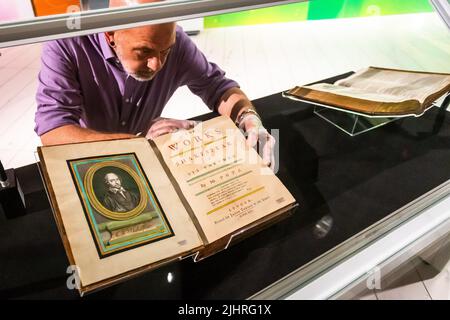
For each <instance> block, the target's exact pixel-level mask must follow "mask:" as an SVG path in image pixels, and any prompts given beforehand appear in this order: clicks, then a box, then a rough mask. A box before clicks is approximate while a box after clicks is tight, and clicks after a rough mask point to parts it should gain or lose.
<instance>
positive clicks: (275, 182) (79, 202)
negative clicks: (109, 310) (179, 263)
mask: <svg viewBox="0 0 450 320" xmlns="http://www.w3.org/2000/svg"><path fill="white" fill-rule="evenodd" d="M38 154H39V158H40V167H41V170H42V173H43V177H44V180H45V184H46V186H47V190H48V193H49V198H50V200H51V205H52V208H53V211H54V216H55V219H56V222H57V225H58V229H59V232H60V234H61V237H62V239H63V242H64V246H65V249H66V253H67V255H68V258H69V261H70V263H71V264H72V265H75V266H76V267H77V270H78V275H79V280H80V286H79V290H80V292H81V294H83V293H85V292H90V291H93V290H97V289H100V288H103V287H105V286H108V285H111V284H114V283H116V282H118V281H121V280H124V279H127V278H129V277H131V276H135V275H137V274H139V273H141V272H144V271H147V270H151V269H153V268H156V267H158V266H161V265H162V264H164V263H168V262H170V261H173V260H176V259H180V258H182V257H186V256H189V255H193V254H197V255H200V256H203V257H205V256H209V255H211V254H214V253H215V252H217V251H219V250H222V249H224V248H226V246H227V245H228V244H229V242H230V241H231V240H233V239H234V238H239V237H240V236H241V237H244V236H245V235H246V234H250V233H252V232H255V231H257V230H259V229H261V228H262V227H264V226H266V225H269V224H270V223H273V222H274V221H277V220H278V219H280V218H282V217H283V216H285V215H286V214H287V213H289V212H290V211H291V210H290V209H292V208H293V207H295V206H296V203H295V199H294V198H293V197H292V195H291V194H290V193H289V191H288V190H287V189H286V188H285V187H284V185H283V184H282V182H281V181H280V180H279V179H278V178H277V177H276V176H275V175H274V174H273V172H272V171H271V170H270V168H268V167H267V166H265V165H264V164H263V163H262V159H261V158H260V157H259V155H258V154H257V152H256V151H255V150H254V149H253V148H249V147H247V146H246V144H245V137H244V136H243V134H242V133H241V132H240V131H239V130H238V129H237V128H236V126H235V125H234V123H233V122H232V121H231V120H230V119H229V118H227V117H223V116H222V117H217V118H214V119H212V120H209V121H205V122H203V123H201V124H199V125H197V126H195V127H194V128H193V129H192V130H188V131H186V130H184V131H179V132H177V133H173V134H166V135H163V136H160V137H158V138H157V139H155V140H154V141H152V142H149V141H147V140H146V139H145V138H134V139H124V140H113V141H102V142H88V143H79V144H68V145H59V146H48V147H40V148H39V149H38Z"/></svg>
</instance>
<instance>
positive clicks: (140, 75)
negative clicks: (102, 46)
mask: <svg viewBox="0 0 450 320" xmlns="http://www.w3.org/2000/svg"><path fill="white" fill-rule="evenodd" d="M116 54H117V57H118V58H119V60H120V62H121V63H122V66H123V68H124V70H125V72H126V73H127V75H129V76H130V77H132V78H133V79H135V80H137V81H140V82H145V81H150V80H153V78H154V77H155V75H156V72H155V71H153V70H152V69H149V68H145V69H142V70H137V71H135V70H132V69H131V68H130V66H129V65H128V64H127V63H126V62H124V59H122V50H121V48H120V47H119V46H118V47H117V48H116Z"/></svg>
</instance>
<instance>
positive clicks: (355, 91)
mask: <svg viewBox="0 0 450 320" xmlns="http://www.w3.org/2000/svg"><path fill="white" fill-rule="evenodd" d="M449 91H450V74H448V73H433V72H419V71H408V70H395V69H386V68H375V67H369V68H365V69H363V70H360V71H358V72H356V73H354V74H352V75H350V76H348V77H347V78H345V79H341V80H339V81H336V82H335V83H334V84H329V83H318V84H313V85H308V86H298V87H295V88H292V89H290V90H288V91H286V92H285V93H284V95H285V96H286V97H288V98H292V99H294V100H301V101H307V102H311V103H316V104H320V105H322V106H325V107H331V108H337V109H342V110H347V111H351V112H355V113H360V114H363V115H367V116H383V117H388V116H389V117H391V116H407V115H414V116H419V115H421V114H423V113H424V112H425V111H426V110H427V109H428V108H429V107H430V106H432V104H433V103H434V102H435V101H436V100H437V99H438V98H440V97H442V96H443V95H445V94H447V93H448V92H449Z"/></svg>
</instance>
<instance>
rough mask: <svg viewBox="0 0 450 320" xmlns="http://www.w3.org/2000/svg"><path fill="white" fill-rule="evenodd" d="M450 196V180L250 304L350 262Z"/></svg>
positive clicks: (256, 296)
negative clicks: (361, 252)
mask: <svg viewBox="0 0 450 320" xmlns="http://www.w3.org/2000/svg"><path fill="white" fill-rule="evenodd" d="M449 195H450V180H447V181H446V182H444V183H443V184H441V185H439V186H438V187H436V188H434V189H432V190H431V191H429V192H427V193H426V194H424V195H422V196H421V197H419V198H417V199H416V200H414V201H412V202H410V203H408V204H407V205H405V206H403V207H402V208H400V209H398V210H396V211H394V212H393V213H391V214H390V215H388V216H387V217H385V218H384V219H382V220H380V221H379V222H377V223H375V224H373V225H371V226H370V227H368V228H366V229H365V230H363V231H361V232H359V233H358V234H356V235H354V236H353V237H351V238H349V239H347V240H346V241H344V242H343V243H341V244H339V245H337V246H335V247H334V248H332V249H330V250H328V251H327V252H325V253H324V254H322V255H320V256H319V257H317V258H316V259H314V260H312V261H311V262H309V263H307V264H305V265H303V266H301V267H299V268H298V269H296V270H294V271H293V272H291V273H289V274H288V275H286V276H285V277H283V278H281V279H280V280H278V281H276V282H274V283H273V284H271V285H269V286H268V287H266V288H264V289H262V290H260V291H259V292H257V293H255V294H253V295H251V296H250V297H249V298H248V299H249V300H253V299H255V300H272V299H283V297H285V296H287V295H289V294H290V293H292V292H293V291H297V290H299V289H301V288H302V287H304V286H306V285H307V284H308V283H310V282H311V281H313V280H314V279H316V278H317V277H319V276H320V275H322V274H324V273H325V272H327V270H329V269H331V268H333V267H334V266H335V265H337V264H339V263H342V262H343V261H345V260H347V259H349V258H351V257H352V256H354V255H355V254H357V253H358V252H359V251H361V250H363V249H364V248H366V247H367V246H369V245H370V244H371V243H373V242H374V241H376V240H377V239H379V238H380V237H382V236H383V235H385V234H387V233H389V232H391V231H393V230H394V229H395V228H397V227H399V226H400V225H401V224H403V223H405V222H407V221H408V220H411V219H413V218H414V217H416V216H417V215H420V214H421V213H422V212H424V211H425V210H426V209H427V208H429V207H431V206H433V205H434V204H435V203H437V202H438V201H440V200H442V199H444V198H446V197H448V196H449Z"/></svg>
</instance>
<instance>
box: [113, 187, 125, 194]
mask: <svg viewBox="0 0 450 320" xmlns="http://www.w3.org/2000/svg"><path fill="white" fill-rule="evenodd" d="M109 191H110V192H111V193H114V194H116V193H118V192H119V193H124V192H125V189H124V188H123V187H120V189H117V188H112V187H110V188H109Z"/></svg>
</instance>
